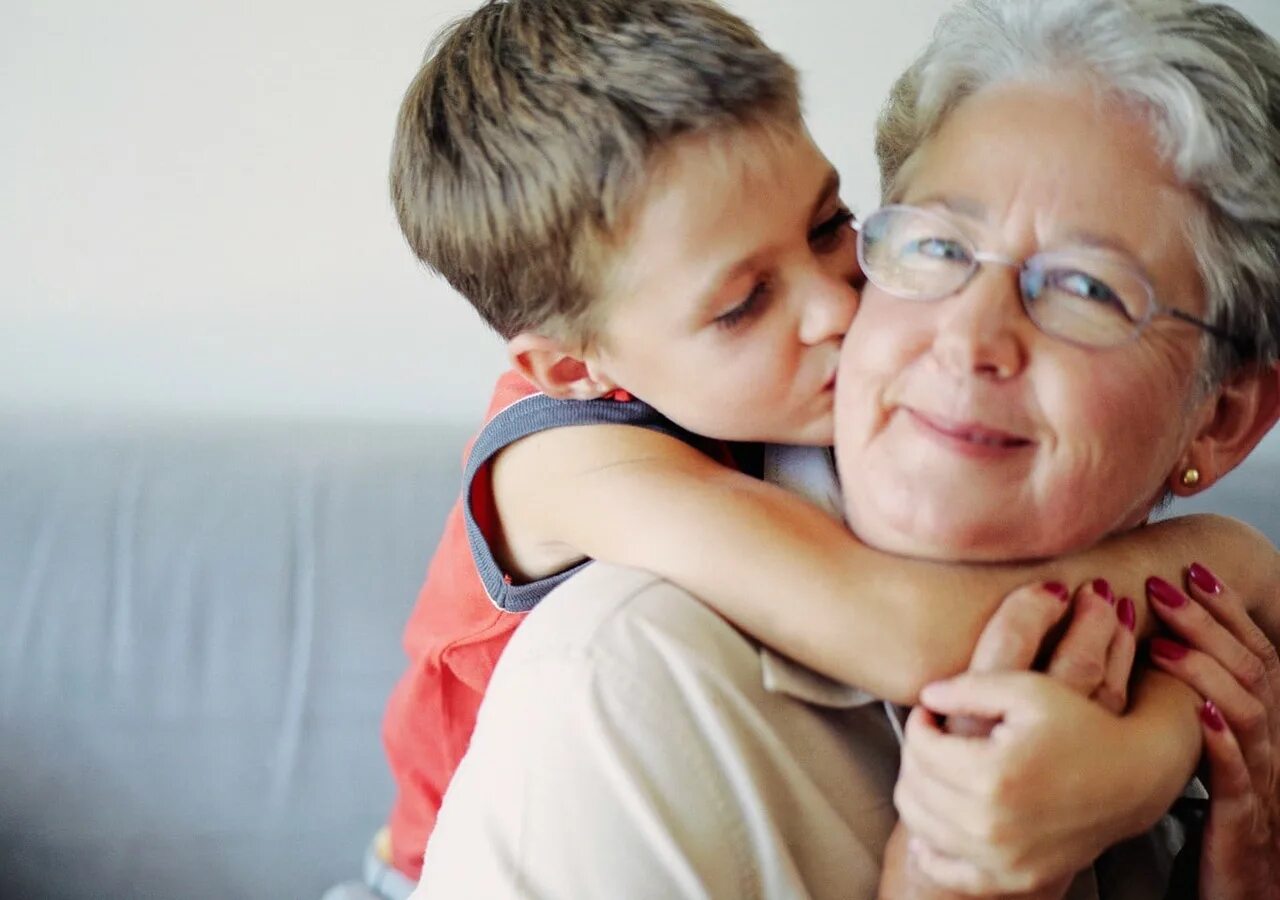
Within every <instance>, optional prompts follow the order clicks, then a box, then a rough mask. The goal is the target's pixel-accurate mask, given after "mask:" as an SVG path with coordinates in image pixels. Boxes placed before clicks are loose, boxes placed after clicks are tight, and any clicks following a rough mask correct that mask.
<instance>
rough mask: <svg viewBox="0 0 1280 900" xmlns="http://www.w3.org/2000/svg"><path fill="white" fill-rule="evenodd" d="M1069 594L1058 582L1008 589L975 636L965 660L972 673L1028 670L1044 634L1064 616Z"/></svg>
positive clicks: (1041, 643) (1068, 606)
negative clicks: (971, 651)
mask: <svg viewBox="0 0 1280 900" xmlns="http://www.w3.org/2000/svg"><path fill="white" fill-rule="evenodd" d="M1070 597H1071V595H1070V593H1069V592H1068V591H1067V588H1066V586H1065V585H1063V584H1060V583H1058V582H1052V581H1051V582H1045V583H1043V584H1028V585H1023V586H1022V587H1019V588H1015V589H1014V590H1013V591H1011V592H1010V593H1009V594H1008V595H1007V596H1006V597H1005V598H1004V600H1002V601H1001V603H1000V606H998V607H997V608H996V611H995V614H994V615H992V617H991V618H990V620H988V622H987V624H986V626H985V627H984V628H983V629H982V634H980V635H979V636H978V643H977V645H976V646H975V647H974V649H973V656H972V657H971V658H970V660H969V669H970V671H974V672H996V671H1000V670H1009V669H1029V668H1031V664H1032V663H1033V662H1035V658H1036V654H1037V653H1039V652H1040V647H1041V645H1043V644H1044V640H1045V637H1046V636H1047V635H1048V634H1049V632H1050V631H1051V630H1052V629H1053V627H1054V626H1055V625H1057V624H1058V623H1059V622H1060V621H1062V619H1063V617H1064V616H1066V614H1067V610H1068V609H1069V608H1070V604H1069V602H1068V601H1069V600H1070Z"/></svg>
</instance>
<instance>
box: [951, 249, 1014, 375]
mask: <svg viewBox="0 0 1280 900" xmlns="http://www.w3.org/2000/svg"><path fill="white" fill-rule="evenodd" d="M935 302H936V303H937V305H938V326H937V332H936V334H935V337H934V354H935V356H936V357H937V358H938V360H939V362H940V363H941V365H942V367H943V368H944V369H945V370H946V371H948V372H951V373H953V374H955V375H964V376H968V375H978V376H981V377H986V378H998V379H1005V378H1011V377H1012V376H1014V375H1016V374H1018V373H1019V372H1021V371H1022V369H1023V367H1024V366H1025V365H1026V352H1027V345H1026V333H1025V332H1026V329H1027V328H1028V327H1030V323H1029V321H1028V320H1027V317H1026V314H1025V313H1024V312H1023V309H1022V295H1021V293H1020V292H1019V288H1018V274H1017V272H1016V271H1012V270H1010V269H1009V268H1006V267H1005V266H1001V265H986V266H984V267H983V268H982V270H981V271H979V272H978V273H977V275H976V276H974V278H973V280H972V281H970V282H969V284H968V285H966V286H965V287H964V288H963V289H962V290H961V291H960V292H959V293H957V294H956V295H955V296H953V297H947V298H944V299H943V300H939V301H935Z"/></svg>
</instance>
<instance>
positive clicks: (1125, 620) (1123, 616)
mask: <svg viewBox="0 0 1280 900" xmlns="http://www.w3.org/2000/svg"><path fill="white" fill-rule="evenodd" d="M1116 616H1118V617H1119V619H1120V624H1121V625H1123V626H1124V627H1125V628H1128V629H1129V630H1130V631H1133V629H1134V627H1135V625H1136V623H1137V621H1138V613H1137V611H1136V610H1135V609H1134V608H1133V601H1132V600H1130V599H1129V598H1128V597H1121V598H1120V605H1119V606H1117V607H1116Z"/></svg>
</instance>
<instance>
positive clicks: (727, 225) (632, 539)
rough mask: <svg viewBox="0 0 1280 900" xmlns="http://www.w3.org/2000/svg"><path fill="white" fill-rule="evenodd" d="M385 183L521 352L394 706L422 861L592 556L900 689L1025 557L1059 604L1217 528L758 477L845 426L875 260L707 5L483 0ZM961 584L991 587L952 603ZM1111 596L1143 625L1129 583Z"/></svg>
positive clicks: (454, 33)
mask: <svg viewBox="0 0 1280 900" xmlns="http://www.w3.org/2000/svg"><path fill="white" fill-rule="evenodd" d="M392 194H393V198H394V200H395V205H396V210H397V213H398V216H399V219H400V224H401V227H402V230H403V231H404V234H405V236H406V238H407V239H408V241H409V243H410V245H411V247H412V248H413V249H414V252H415V253H416V254H417V255H418V256H419V258H421V259H422V260H423V261H424V262H426V263H427V264H428V265H429V266H431V267H432V268H433V269H435V270H436V271H439V272H440V273H442V274H443V275H444V276H445V277H446V278H447V279H448V280H449V282H450V283H451V284H452V285H453V286H454V287H455V288H456V289H457V290H458V291H459V293H461V294H462V295H463V296H464V297H466V298H467V299H468V300H469V301H470V302H471V303H472V304H473V305H474V306H475V307H476V309H477V310H478V311H479V312H480V314H481V315H482V316H483V317H484V318H485V319H486V321H488V322H489V323H490V324H491V325H492V326H493V327H494V328H495V329H496V330H498V331H499V333H500V334H502V335H503V337H504V338H505V339H506V340H507V346H508V353H509V356H510V359H511V361H512V366H513V371H512V372H511V373H508V374H507V375H504V376H503V378H502V379H501V380H500V381H499V383H498V387H497V390H496V391H495V395H494V398H493V401H492V403H491V405H490V409H489V412H488V416H487V422H486V424H485V426H484V428H483V429H482V430H481V432H480V434H479V435H478V436H477V438H476V440H475V442H474V444H473V445H472V446H471V448H470V449H469V451H468V456H467V461H466V466H465V473H464V491H463V497H464V499H465V502H462V503H460V504H459V506H458V507H457V508H456V509H455V510H454V511H453V513H452V514H451V516H450V518H449V521H448V523H447V525H446V530H445V534H444V537H443V539H442V542H441V545H440V548H439V549H438V551H437V554H436V556H435V558H434V560H433V562H432V566H431V570H430V572H429V574H428V577H427V581H426V584H425V586H424V588H423V591H422V594H421V597H420V599H419V603H418V606H417V608H416V609H415V610H414V613H413V615H412V617H411V620H410V622H409V624H408V627H407V631H406V638H405V645H406V649H407V650H408V653H409V656H410V658H411V663H410V667H409V669H408V671H407V672H406V674H405V676H404V678H403V679H402V681H401V682H400V684H399V685H398V686H397V688H396V690H395V692H394V694H393V696H392V698H391V701H390V703H389V707H388V711H387V718H386V727H385V731H384V738H385V742H386V746H387V751H388V756H389V759H390V762H391V767H392V769H393V771H394V773H395V775H396V779H397V783H398V796H397V799H396V805H395V808H394V810H393V812H392V816H391V821H390V850H389V859H390V862H391V863H392V864H393V866H394V867H395V869H397V870H398V871H399V872H400V873H402V874H403V875H404V876H406V877H407V878H409V879H415V878H416V877H417V875H418V872H419V870H420V866H421V858H422V853H423V849H424V847H425V844H426V840H427V837H428V835H429V833H430V830H431V828H432V825H433V823H434V820H435V814H436V811H437V810H438V808H439V804H440V800H441V797H442V795H443V792H444V790H445V788H446V787H447V785H448V782H449V778H450V777H451V775H452V773H453V771H454V769H455V768H456V766H457V764H458V762H459V760H460V759H461V757H462V755H463V753H464V752H465V750H466V746H467V742H468V740H469V737H470V734H471V730H472V728H473V726H474V722H475V716H476V711H477V708H478V706H479V703H480V700H481V698H482V696H483V692H484V689H485V686H486V684H487V683H488V679H489V676H490V674H491V672H492V670H493V666H494V664H495V663H496V661H497V659H498V656H499V655H500V653H501V652H502V648H503V647H504V646H505V644H506V642H507V640H508V639H509V638H510V636H511V634H512V632H513V630H514V628H515V627H516V626H517V625H518V624H519V623H520V621H521V619H522V616H521V614H522V613H524V612H527V611H528V610H529V609H531V608H532V607H533V606H534V605H536V603H537V602H538V600H540V599H541V597H543V596H544V595H545V594H546V593H547V592H548V591H549V590H550V589H551V588H552V587H554V586H555V585H556V584H558V583H559V582H560V581H562V580H564V579H565V578H567V577H569V576H570V575H572V574H573V573H574V572H575V571H577V570H578V568H579V567H580V566H581V565H584V564H585V563H586V561H588V560H590V559H607V560H610V561H612V562H617V563H621V564H626V565H633V566H637V567H640V568H646V569H649V570H651V571H654V572H656V573H658V574H660V575H662V576H664V577H666V578H668V579H670V580H672V581H674V582H676V583H678V584H680V585H682V586H684V587H685V588H687V589H689V590H691V591H692V592H693V593H695V594H697V595H698V596H700V597H702V598H704V599H705V600H706V602H707V603H709V604H710V605H712V606H713V607H715V608H716V609H717V610H718V611H719V612H721V613H722V614H723V615H724V616H726V617H727V618H728V619H730V620H731V621H733V622H734V623H735V624H736V625H738V626H739V627H741V628H742V629H743V630H745V631H746V632H748V633H750V634H752V635H754V636H755V637H757V638H758V639H760V640H762V641H764V642H765V643H766V644H768V645H770V646H773V647H776V648H778V649H780V650H782V651H784V652H786V653H787V654H788V655H790V656H791V657H794V658H795V659H797V660H799V661H800V662H802V663H805V664H806V665H808V666H810V667H812V668H814V669H816V670H818V671H820V672H822V673H824V674H827V675H830V676H832V677H835V678H839V679H840V680H842V681H845V682H848V683H851V684H857V685H859V686H860V687H863V688H865V689H867V690H869V691H870V692H871V693H873V694H875V695H877V696H880V697H884V698H887V699H889V700H892V701H895V702H902V703H907V702H911V701H912V700H913V699H914V697H915V696H916V693H917V692H918V690H919V688H920V686H921V685H923V684H924V683H926V682H928V681H930V680H933V679H935V678H939V677H943V676H945V675H948V674H952V673H954V672H956V671H959V670H960V669H962V668H963V667H964V665H965V663H966V662H967V659H968V655H969V652H970V651H971V649H972V647H973V643H974V641H975V640H976V637H977V634H978V632H979V630H980V629H981V627H982V625H983V623H984V622H985V621H986V618H987V616H989V614H990V612H991V611H992V610H993V609H994V607H995V605H996V601H997V598H999V597H1000V596H1002V595H1003V594H1004V593H1005V592H1007V591H1008V590H1010V589H1011V588H1013V587H1014V586H1015V585H1016V584H1018V583H1021V582H1026V581H1030V580H1036V579H1044V578H1050V577H1052V578H1055V579H1057V581H1054V582H1050V583H1046V584H1044V585H1043V586H1042V587H1041V588H1040V589H1036V590H1033V591H1031V594H1033V595H1034V596H1035V598H1037V600H1038V602H1044V603H1059V600H1060V598H1062V597H1065V595H1066V589H1065V588H1064V587H1062V584H1061V582H1062V581H1065V580H1070V581H1082V580H1084V578H1085V576H1086V575H1087V574H1088V573H1087V572H1086V569H1085V567H1086V566H1088V567H1089V568H1090V569H1096V568H1098V567H1100V566H1112V567H1114V566H1115V565H1117V564H1119V563H1124V567H1125V569H1126V570H1127V571H1128V572H1129V573H1130V574H1132V575H1134V576H1137V575H1145V574H1146V571H1147V570H1148V569H1149V568H1150V567H1154V566H1155V564H1156V563H1157V562H1163V563H1164V564H1165V568H1170V569H1173V567H1174V566H1176V563H1177V561H1178V560H1181V559H1187V558H1189V556H1188V547H1189V546H1190V542H1191V541H1192V540H1195V539H1197V536H1198V535H1199V534H1203V530H1204V528H1206V527H1209V526H1205V525H1203V524H1202V523H1201V524H1197V523H1194V522H1183V523H1180V524H1175V525H1167V526H1161V527H1159V528H1155V529H1150V530H1147V532H1146V533H1145V534H1144V535H1142V536H1139V537H1136V538H1131V539H1129V540H1127V541H1126V542H1125V544H1124V545H1123V547H1109V548H1104V549H1103V550H1100V551H1097V552H1095V553H1093V554H1091V555H1090V556H1088V557H1087V558H1082V559H1071V560H1059V561H1056V562H1055V563H1053V564H1051V565H1045V566H1038V567H1033V566H1027V567H984V568H981V569H978V568H973V569H963V568H958V567H957V568H955V569H951V568H948V567H942V566H937V565H933V564H928V563H914V562H910V561H907V560H902V559H897V558H892V557H888V556H885V555H882V554H878V553H875V552H873V551H871V550H869V549H867V548H865V547H863V546H862V545H860V544H858V543H857V542H856V541H855V540H854V539H853V538H852V536H851V535H849V533H848V532H847V531H845V530H844V529H843V528H841V527H840V525H839V524H838V522H836V521H834V520H833V519H832V518H830V517H829V516H828V515H827V514H826V513H824V512H822V511H821V510H819V509H817V508H816V507H814V506H811V505H809V504H807V503H805V502H803V501H800V500H799V499H797V498H795V497H793V496H791V495H789V494H788V493H786V492H785V491H783V490H781V489H779V488H777V487H774V486H773V485H771V484H769V483H767V482H766V481H762V480H759V478H757V477H753V476H760V475H762V474H768V473H766V472H765V471H764V469H765V459H766V457H765V456H764V454H763V453H762V451H761V448H760V447H759V446H758V443H756V442H773V443H779V444H804V445H811V446H814V447H823V446H826V445H828V444H830V442H831V435H832V423H831V414H832V394H833V388H834V372H835V367H836V360H837V356H838V351H839V347H840V342H841V338H842V336H843V334H844V331H845V329H846V328H847V326H848V323H849V321H850V318H851V317H852V315H853V312H854V309H855V306H856V303H857V287H858V284H859V278H860V273H859V269H858V263H857V257H856V250H855V239H854V234H853V232H852V230H851V229H850V228H849V227H848V226H849V224H850V222H851V218H852V217H851V216H850V214H849V212H848V210H847V209H846V208H845V207H844V205H843V204H842V202H841V201H840V198H839V189H838V179H837V178H836V176H835V173H834V171H833V170H832V169H831V166H830V164H829V163H827V161H826V160H825V159H824V158H823V156H822V155H821V153H820V152H819V151H818V150H817V148H816V147H814V145H813V143H812V141H811V140H810V138H809V136H808V134H807V132H806V131H805V128H804V125H803V121H802V119H801V114H800V102H799V94H798V89H797V84H796V75H795V72H794V71H793V69H792V68H791V67H790V66H789V65H788V64H787V63H786V61H785V60H784V59H782V58H781V57H780V56H779V55H778V54H776V53H775V52H773V51H772V50H770V49H769V48H768V47H767V46H765V45H764V44H763V43H762V42H761V41H760V39H759V37H758V36H757V35H756V34H755V33H754V32H753V31H752V30H751V29H750V27H749V26H747V25H746V24H745V23H743V22H742V21H740V20H739V19H737V18H736V17H734V16H731V15H730V14H728V13H727V12H725V11H724V10H722V9H721V8H719V7H718V6H715V5H714V4H712V3H709V2H702V0H560V2H549V0H540V2H533V0H511V2H506V3H497V2H491V3H488V4H486V5H485V6H483V7H482V8H481V9H480V10H478V11H477V12H475V13H474V14H472V15H471V16H469V17H468V18H466V19H464V20H463V21H461V22H459V23H458V24H457V25H455V26H453V27H452V28H450V29H448V30H447V31H446V32H445V33H444V34H443V35H442V36H441V38H440V39H439V41H438V43H437V44H436V46H435V49H434V52H433V54H432V55H431V56H430V57H429V59H428V60H427V62H426V63H425V64H424V66H423V67H422V69H421V70H420V72H419V73H418V75H417V77H416V78H415V80H414V82H413V84H412V85H411V86H410V88H409V91H408V93H407V95H406V98H405V101H404V105H403V107H402V110H401V115H400V120H399V125H398V128H397V134H396V140H395V148H394V152H393V161H392ZM639 398H643V400H641V399H639ZM566 426H576V427H566ZM748 442H750V443H748ZM1225 527H1228V526H1225V525H1224V526H1221V528H1225ZM1221 528H1220V529H1219V531H1220V530H1221ZM1157 537H1163V538H1164V541H1163V542H1162V543H1161V546H1160V547H1159V548H1157V547H1155V546H1154V543H1155V541H1156V539H1157ZM1218 543H1219V544H1221V543H1222V542H1221V541H1219V542H1218ZM1235 544H1236V545H1237V546H1239V545H1242V544H1245V545H1246V546H1242V547H1239V554H1237V555H1232V556H1229V558H1228V556H1224V555H1218V556H1217V557H1215V558H1211V559H1210V560H1209V562H1210V564H1211V565H1213V566H1214V567H1215V568H1219V569H1221V570H1223V571H1227V572H1232V571H1243V568H1242V566H1240V565H1233V564H1232V560H1234V559H1239V558H1243V557H1245V556H1246V555H1247V554H1248V553H1249V552H1251V551H1252V546H1250V545H1247V544H1248V542H1247V539H1246V538H1245V537H1242V538H1241V539H1240V540H1238V541H1236V542H1235ZM1175 545H1176V546H1175ZM1223 553H1226V551H1225V550H1224V551H1223ZM1202 555H1203V554H1202ZM744 558H746V559H749V560H750V565H749V568H746V569H745V570H744V567H742V566H741V562H742V560H743V559H744ZM1134 580H1135V581H1136V577H1135V579H1134ZM853 584H857V585H858V590H857V591H850V590H849V587H850V586H851V585H853ZM956 596H964V597H967V598H968V597H972V598H975V599H974V601H973V602H971V603H941V602H939V600H940V599H941V598H953V597H956ZM1086 596H1087V597H1089V598H1091V599H1090V602H1093V603H1094V604H1096V605H1097V606H1100V607H1102V608H1104V609H1105V604H1104V600H1103V598H1102V596H1101V595H1100V594H1097V593H1089V592H1086ZM855 597H856V600H855ZM988 597H989V598H990V600H989V601H988V600H985V599H982V598H988ZM784 604H785V605H784ZM1107 614H1108V615H1110V616H1111V617H1112V620H1113V621H1116V620H1118V621H1120V622H1123V623H1124V625H1125V626H1127V628H1124V627H1121V628H1119V629H1118V631H1120V632H1121V633H1122V634H1123V635H1124V640H1125V641H1127V644H1125V646H1127V648H1128V651H1127V652H1129V653H1131V652H1132V634H1131V632H1132V628H1133V626H1134V620H1135V610H1134V605H1133V603H1132V602H1131V601H1129V600H1127V599H1122V600H1121V601H1120V602H1119V603H1118V604H1117V605H1116V607H1115V611H1114V612H1113V611H1110V610H1107ZM890 634H892V635H893V636H894V640H893V641H886V640H885V639H884V636H886V635H890ZM548 702H554V698H548ZM513 752H518V748H513Z"/></svg>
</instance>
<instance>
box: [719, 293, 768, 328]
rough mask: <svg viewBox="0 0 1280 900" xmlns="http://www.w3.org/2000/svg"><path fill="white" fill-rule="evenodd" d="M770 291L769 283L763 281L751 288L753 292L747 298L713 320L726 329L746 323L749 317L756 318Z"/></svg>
mask: <svg viewBox="0 0 1280 900" xmlns="http://www.w3.org/2000/svg"><path fill="white" fill-rule="evenodd" d="M767 291H768V285H767V284H766V283H765V282H763V281H761V282H758V283H757V284H756V286H755V287H753V288H752V289H751V293H749V294H747V297H746V299H745V300H743V301H742V302H741V303H739V304H738V305H736V306H734V307H733V308H732V309H729V310H726V311H725V312H722V313H721V314H720V315H718V316H716V317H715V319H713V320H712V321H713V322H715V324H716V325H717V326H718V327H720V328H724V329H726V330H730V331H731V330H733V329H734V328H737V327H738V326H740V325H743V324H744V323H746V322H747V321H748V320H749V319H751V318H754V317H755V316H756V315H758V314H759V313H760V311H761V310H762V309H763V308H764V301H765V294H766V293H767Z"/></svg>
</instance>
